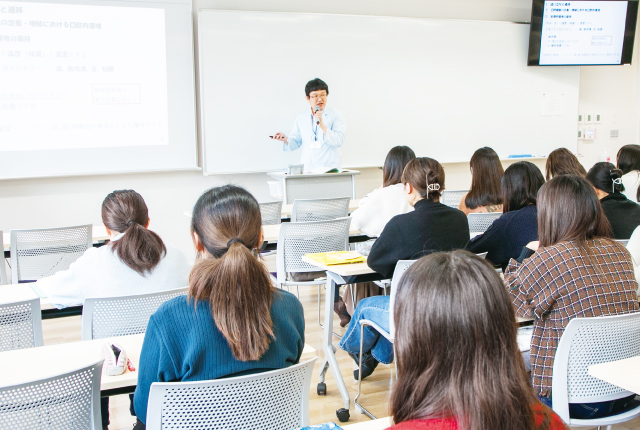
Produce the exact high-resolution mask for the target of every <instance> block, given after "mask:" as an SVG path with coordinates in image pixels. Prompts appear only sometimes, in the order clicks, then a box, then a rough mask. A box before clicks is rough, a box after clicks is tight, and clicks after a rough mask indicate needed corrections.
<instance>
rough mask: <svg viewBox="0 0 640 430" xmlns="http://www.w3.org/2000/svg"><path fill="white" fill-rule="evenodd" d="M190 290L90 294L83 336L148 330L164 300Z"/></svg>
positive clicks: (102, 336)
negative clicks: (129, 294) (126, 294)
mask: <svg viewBox="0 0 640 430" xmlns="http://www.w3.org/2000/svg"><path fill="white" fill-rule="evenodd" d="M186 294H187V287H185V288H178V289H176V290H168V291H161V292H158V293H150V294H139V295H135V296H121V297H108V298H87V299H85V300H84V305H83V307H82V340H92V339H104V338H106V337H116V336H126V335H129V334H139V333H144V332H145V331H147V324H149V318H151V315H153V313H154V312H155V311H157V310H158V308H159V307H160V305H161V304H163V303H164V302H166V301H167V300H171V299H173V298H174V297H178V296H184V295H186Z"/></svg>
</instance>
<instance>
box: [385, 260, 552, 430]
mask: <svg viewBox="0 0 640 430" xmlns="http://www.w3.org/2000/svg"><path fill="white" fill-rule="evenodd" d="M515 318H516V316H515V312H514V310H513V305H512V304H511V300H510V299H509V295H508V293H507V291H506V290H505V288H504V285H503V283H502V281H501V280H500V278H499V276H498V275H497V274H496V272H495V270H494V269H493V268H492V267H490V266H489V264H488V263H487V262H486V261H485V260H483V259H481V258H479V257H477V256H475V255H473V254H471V253H469V252H467V251H461V250H459V251H452V252H446V253H435V254H430V255H428V256H426V257H423V258H421V259H420V260H418V261H417V262H415V263H414V264H413V265H412V266H411V267H410V268H409V269H408V270H407V271H406V272H405V274H404V276H403V277H402V280H401V281H400V284H399V286H398V292H397V296H396V302H395V307H394V321H395V325H396V337H395V342H394V346H395V353H396V363H397V368H398V380H397V382H396V383H395V385H394V387H393V393H392V396H391V415H393V419H394V421H395V423H401V422H405V421H410V420H420V419H422V420H425V419H439V418H453V419H455V420H456V421H457V423H458V428H459V429H460V430H486V429H509V430H546V429H548V428H549V426H550V415H549V409H548V408H546V407H543V406H542V405H541V404H540V402H539V401H538V399H537V398H536V396H535V394H534V393H533V390H532V389H531V385H530V383H529V379H528V378H527V374H526V371H525V367H524V362H523V360H522V355H521V354H520V351H519V349H518V343H517V340H516V336H517V328H516V322H515ZM536 407H537V408H538V410H542V413H543V415H544V417H543V418H544V419H543V422H542V425H540V426H537V425H536V422H535V410H534V408H536Z"/></svg>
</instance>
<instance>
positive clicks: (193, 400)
mask: <svg viewBox="0 0 640 430" xmlns="http://www.w3.org/2000/svg"><path fill="white" fill-rule="evenodd" d="M316 359H317V357H316V358H313V359H312V360H309V361H305V362H304V363H300V364H296V365H293V366H291V367H287V368H285V369H279V370H273V371H270V372H264V373H258V374H254V375H247V376H239V377H235V378H226V379H216V380H213V381H198V382H164V383H159V382H154V383H153V384H151V390H150V391H149V403H148V407H147V422H146V424H147V428H149V429H177V428H180V429H203V428H211V429H257V428H260V429H273V430H282V429H293V428H300V427H305V426H307V425H309V384H310V383H311V373H312V372H313V364H314V363H315V361H316Z"/></svg>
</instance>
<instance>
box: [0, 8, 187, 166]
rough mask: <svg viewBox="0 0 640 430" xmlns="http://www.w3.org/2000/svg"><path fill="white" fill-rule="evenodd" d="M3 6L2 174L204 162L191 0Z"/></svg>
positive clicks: (0, 85)
mask: <svg viewBox="0 0 640 430" xmlns="http://www.w3.org/2000/svg"><path fill="white" fill-rule="evenodd" d="M0 6H2V10H3V11H5V10H7V11H8V10H12V9H13V10H17V9H18V7H19V10H20V11H21V12H20V14H17V13H16V14H15V15H16V16H14V18H13V19H16V18H20V20H21V21H22V25H21V26H19V27H18V26H15V27H11V28H8V27H2V28H3V30H2V34H3V35H5V36H3V37H5V39H4V40H3V41H2V46H3V50H4V49H8V50H11V51H14V50H15V51H17V52H20V53H21V55H14V56H12V57H8V56H7V57H5V56H1V57H0V179H15V178H33V177H49V176H73V175H92V174H111V173H125V172H149V171H171V170H196V169H198V144H197V129H196V120H197V116H196V108H195V101H196V91H195V64H194V49H193V47H194V43H193V42H194V40H193V39H194V38H193V27H194V26H193V15H192V5H191V0H20V1H14V0H0ZM18 15H19V16H18ZM3 19H4V18H3ZM43 23H44V25H43ZM7 34H17V35H18V36H15V37H14V36H11V39H9V40H10V42H7V38H9V36H6V35H7ZM27 39H28V40H29V42H28V43H26V40H27ZM23 41H24V42H23ZM34 54H35V55H34ZM7 107H8V108H11V112H9V111H8V110H6V108H7Z"/></svg>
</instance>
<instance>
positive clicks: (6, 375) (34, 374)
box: [0, 333, 316, 397]
mask: <svg viewBox="0 0 640 430" xmlns="http://www.w3.org/2000/svg"><path fill="white" fill-rule="evenodd" d="M107 341H109V342H113V343H118V344H120V345H121V346H122V347H123V348H124V350H125V351H126V352H127V355H128V356H129V359H130V360H131V364H132V365H133V367H135V368H136V370H135V371H134V372H131V371H129V370H126V371H125V372H124V373H123V374H122V375H118V376H107V375H105V374H103V375H102V380H101V382H100V390H101V391H102V397H107V396H115V395H118V394H126V393H133V392H134V391H135V388H136V385H137V384H138V369H139V366H140V351H141V349H142V342H143V341H144V333H141V334H133V335H128V336H119V337H112V338H108V339H97V340H88V341H84V342H70V343H61V344H58V345H49V346H41V347H38V348H28V349H18V350H15V351H5V352H0V362H1V363H2V366H0V381H2V382H1V383H0V384H2V386H7V385H14V384H20V383H23V382H28V381H33V380H36V379H41V378H47V377H50V376H52V375H55V374H60V373H65V372H69V371H72V370H74V369H78V368H80V367H83V366H86V365H88V364H90V363H94V362H96V361H98V360H100V359H101V358H103V355H102V345H103V344H104V343H105V342H107ZM315 356H316V350H315V349H314V348H312V347H311V346H309V345H307V344H305V345H304V350H303V351H302V357H301V358H300V361H305V360H309V359H311V358H313V357H315ZM27 370H28V371H27Z"/></svg>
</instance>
